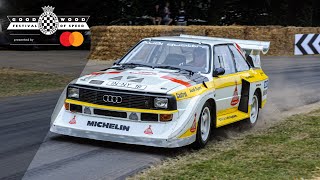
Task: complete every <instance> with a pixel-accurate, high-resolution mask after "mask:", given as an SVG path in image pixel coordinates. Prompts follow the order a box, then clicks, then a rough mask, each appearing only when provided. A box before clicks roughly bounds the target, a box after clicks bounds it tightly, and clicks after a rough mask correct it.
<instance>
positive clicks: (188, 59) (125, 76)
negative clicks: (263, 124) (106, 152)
mask: <svg viewBox="0 0 320 180" xmlns="http://www.w3.org/2000/svg"><path fill="white" fill-rule="evenodd" d="M269 45H270V43H269V42H262V41H249V40H237V39H223V38H213V37H203V36H189V35H180V36H175V37H156V38H146V39H143V40H142V41H140V42H139V43H138V44H137V45H136V46H135V47H134V48H132V49H131V50H130V51H129V52H128V53H127V54H126V55H125V56H124V57H122V58H121V59H120V60H118V61H116V62H115V64H114V66H112V67H111V68H108V69H105V70H101V71H100V72H95V73H92V74H89V75H86V76H83V77H80V78H78V79H76V80H74V81H73V82H71V83H70V84H69V85H68V86H67V87H66V89H65V91H64V93H63V95H62V96H61V98H60V100H59V102H58V105H57V106H56V109H55V111H54V113H53V115H52V121H51V123H52V126H51V129H50V131H51V132H55V133H58V134H63V135H69V136H76V137H83V138H91V139H96V140H106V141H113V142H121V143H128V144H140V145H148V146H157V147H180V146H185V145H188V144H193V145H194V146H195V147H197V148H201V147H204V146H205V145H206V143H207V142H208V139H209V136H210V133H211V132H212V131H213V130H214V128H218V127H221V126H224V125H227V124H230V123H233V122H237V121H240V120H243V123H244V124H246V125H247V126H248V127H251V126H254V125H255V124H256V122H257V119H258V114H259V109H260V108H263V107H264V105H265V103H266V99H267V89H268V76H267V75H266V74H265V73H264V72H263V71H262V69H261V67H260V55H259V54H260V52H262V53H266V52H267V51H268V49H269Z"/></svg>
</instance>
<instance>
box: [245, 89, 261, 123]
mask: <svg viewBox="0 0 320 180" xmlns="http://www.w3.org/2000/svg"><path fill="white" fill-rule="evenodd" d="M251 102H252V104H251V107H250V118H248V119H246V120H244V126H245V127H247V128H252V127H253V126H255V125H256V124H257V121H258V117H259V103H260V102H259V95H258V92H255V93H254V95H253V97H252V100H251Z"/></svg>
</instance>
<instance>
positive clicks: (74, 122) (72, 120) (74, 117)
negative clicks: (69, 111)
mask: <svg viewBox="0 0 320 180" xmlns="http://www.w3.org/2000/svg"><path fill="white" fill-rule="evenodd" d="M69 124H77V120H76V115H74V116H73V118H72V119H71V120H70V121H69Z"/></svg>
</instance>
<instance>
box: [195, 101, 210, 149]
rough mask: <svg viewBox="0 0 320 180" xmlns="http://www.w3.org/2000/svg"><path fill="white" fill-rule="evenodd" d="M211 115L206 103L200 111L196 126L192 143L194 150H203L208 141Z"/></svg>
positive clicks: (208, 105)
mask: <svg viewBox="0 0 320 180" xmlns="http://www.w3.org/2000/svg"><path fill="white" fill-rule="evenodd" d="M211 117H212V113H211V109H210V104H209V102H206V103H205V104H204V105H203V107H202V110H201V114H200V117H199V120H198V125H197V134H196V141H195V142H194V143H193V147H194V148H195V149H200V148H203V147H204V146H205V145H206V144H207V142H208V141H209V137H210V134H211V121H212V119H211Z"/></svg>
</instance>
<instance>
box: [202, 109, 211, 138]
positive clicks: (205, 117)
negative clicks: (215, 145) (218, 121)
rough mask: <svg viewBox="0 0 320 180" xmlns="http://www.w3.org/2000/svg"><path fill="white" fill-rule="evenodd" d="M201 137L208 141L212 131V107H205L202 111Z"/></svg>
mask: <svg viewBox="0 0 320 180" xmlns="http://www.w3.org/2000/svg"><path fill="white" fill-rule="evenodd" d="M200 121H201V122H200V124H201V138H202V140H203V141H207V139H208V137H209V132H210V124H211V117H210V109H209V108H208V107H205V108H204V109H203V110H202V113H201V119H200Z"/></svg>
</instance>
